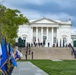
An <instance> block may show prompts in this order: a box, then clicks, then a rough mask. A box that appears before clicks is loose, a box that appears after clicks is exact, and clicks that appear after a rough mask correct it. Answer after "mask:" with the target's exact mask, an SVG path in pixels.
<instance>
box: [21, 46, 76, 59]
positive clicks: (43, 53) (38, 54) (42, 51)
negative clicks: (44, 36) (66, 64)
mask: <svg viewBox="0 0 76 75" xmlns="http://www.w3.org/2000/svg"><path fill="white" fill-rule="evenodd" d="M30 51H31V52H33V58H34V59H51V60H52V59H70V60H74V59H75V58H74V56H73V55H71V51H70V50H69V48H66V47H64V48H63V47H62V48H58V47H54V48H50V47H49V48H48V47H32V48H31V49H30ZM24 52H25V50H23V51H22V53H23V54H24ZM31 58H32V55H31V54H30V55H28V59H31Z"/></svg>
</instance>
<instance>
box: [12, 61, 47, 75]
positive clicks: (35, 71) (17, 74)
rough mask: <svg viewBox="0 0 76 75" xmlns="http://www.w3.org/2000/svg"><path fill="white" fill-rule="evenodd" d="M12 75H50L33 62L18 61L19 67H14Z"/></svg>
mask: <svg viewBox="0 0 76 75" xmlns="http://www.w3.org/2000/svg"><path fill="white" fill-rule="evenodd" d="M12 75H48V74H47V73H45V72H44V71H43V70H41V69H40V68H38V67H37V66H35V65H34V64H32V63H31V62H18V67H17V68H14V70H13V73H12Z"/></svg>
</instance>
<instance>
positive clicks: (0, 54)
mask: <svg viewBox="0 0 76 75" xmlns="http://www.w3.org/2000/svg"><path fill="white" fill-rule="evenodd" d="M1 59H2V48H1V44H0V67H1Z"/></svg>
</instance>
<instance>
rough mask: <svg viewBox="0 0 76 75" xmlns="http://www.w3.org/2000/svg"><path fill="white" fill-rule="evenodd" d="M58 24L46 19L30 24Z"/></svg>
mask: <svg viewBox="0 0 76 75" xmlns="http://www.w3.org/2000/svg"><path fill="white" fill-rule="evenodd" d="M44 23H45V24H46V23H47V24H59V22H57V21H54V20H51V19H47V18H42V19H38V20H35V21H32V22H31V24H44Z"/></svg>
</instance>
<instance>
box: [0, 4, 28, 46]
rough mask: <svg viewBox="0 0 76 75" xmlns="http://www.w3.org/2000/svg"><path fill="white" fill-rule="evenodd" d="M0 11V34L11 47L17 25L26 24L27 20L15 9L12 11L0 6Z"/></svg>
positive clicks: (15, 35)
mask: <svg viewBox="0 0 76 75" xmlns="http://www.w3.org/2000/svg"><path fill="white" fill-rule="evenodd" d="M0 11H1V12H0V32H1V33H2V34H3V35H4V36H5V37H6V39H7V41H8V42H9V43H11V45H14V44H15V38H17V32H18V27H19V25H23V24H24V23H28V19H27V18H26V17H24V16H23V14H21V13H20V11H19V10H17V9H15V10H14V9H10V8H6V7H5V6H3V5H0Z"/></svg>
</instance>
